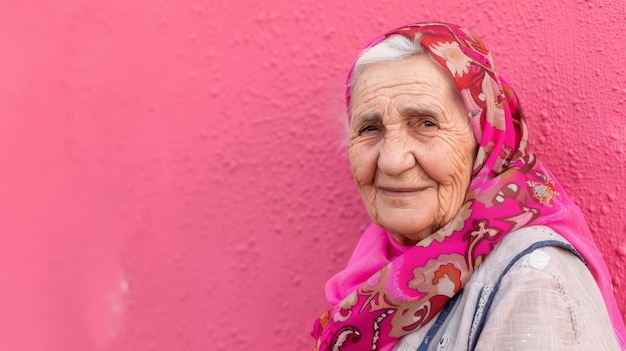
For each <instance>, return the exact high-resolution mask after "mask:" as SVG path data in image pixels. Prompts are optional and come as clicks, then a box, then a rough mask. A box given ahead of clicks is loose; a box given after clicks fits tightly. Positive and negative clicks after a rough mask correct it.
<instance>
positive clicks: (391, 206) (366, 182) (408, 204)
mask: <svg viewBox="0 0 626 351" xmlns="http://www.w3.org/2000/svg"><path fill="white" fill-rule="evenodd" d="M351 101H352V107H351V113H352V121H351V123H350V129H351V132H350V146H349V155H350V165H351V166H352V171H353V173H354V179H355V180H356V184H357V187H358V189H359V191H360V193H361V197H362V198H363V201H364V203H365V206H366V208H367V211H368V213H369V215H370V216H371V217H372V219H373V220H374V222H376V224H378V225H379V226H381V227H383V228H384V229H385V230H387V231H388V232H389V233H391V234H392V235H393V237H394V238H395V239H396V241H398V242H399V243H400V244H404V245H410V244H415V243H416V242H418V241H420V240H422V239H424V238H425V237H427V236H428V235H430V234H431V233H433V232H435V231H436V230H437V229H439V228H441V227H442V226H444V225H445V224H446V223H448V222H449V221H450V220H452V218H453V217H454V215H455V214H456V212H457V211H458V210H459V208H460V207H461V205H462V204H463V200H464V198H465V193H466V192H467V188H468V186H469V182H470V176H471V173H472V165H473V163H474V157H475V154H476V147H477V144H476V140H475V138H474V135H473V132H472V127H471V125H470V121H469V119H468V117H467V114H466V112H465V108H464V105H463V102H462V100H461V96H460V95H459V93H458V91H457V90H456V88H455V86H454V83H453V82H452V80H451V78H450V77H449V76H448V75H447V74H446V73H445V71H443V68H441V67H440V66H439V65H437V64H436V63H434V62H433V61H431V59H430V57H429V56H427V55H426V54H419V55H416V56H412V57H410V58H407V59H403V60H400V61H394V62H381V63H376V64H372V65H369V66H366V68H365V69H364V70H363V71H362V73H361V75H360V76H359V77H357V79H356V82H355V84H354V87H353V89H352V96H351Z"/></svg>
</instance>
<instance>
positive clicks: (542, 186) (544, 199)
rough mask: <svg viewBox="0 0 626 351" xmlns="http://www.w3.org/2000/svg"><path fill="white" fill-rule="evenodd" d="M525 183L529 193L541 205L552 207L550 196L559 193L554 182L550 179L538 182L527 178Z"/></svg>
mask: <svg viewBox="0 0 626 351" xmlns="http://www.w3.org/2000/svg"><path fill="white" fill-rule="evenodd" d="M526 184H527V185H528V187H529V188H530V190H531V193H532V195H533V197H534V198H535V199H537V201H539V202H540V203H541V204H542V205H544V206H547V207H552V198H553V197H555V196H559V195H561V193H559V192H558V191H556V190H555V189H554V188H555V183H554V181H553V180H550V181H548V182H546V183H540V182H535V181H531V180H528V181H526Z"/></svg>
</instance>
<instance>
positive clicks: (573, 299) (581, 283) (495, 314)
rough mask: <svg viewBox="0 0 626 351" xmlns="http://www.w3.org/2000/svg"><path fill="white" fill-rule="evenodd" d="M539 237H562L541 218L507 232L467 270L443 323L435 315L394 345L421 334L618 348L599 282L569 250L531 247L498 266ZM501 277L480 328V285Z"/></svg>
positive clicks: (435, 345) (437, 342) (433, 338)
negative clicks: (481, 260) (542, 223)
mask: <svg viewBox="0 0 626 351" xmlns="http://www.w3.org/2000/svg"><path fill="white" fill-rule="evenodd" d="M537 239H539V240H558V241H561V242H564V240H563V239H562V238H561V237H560V236H559V235H557V234H556V233H555V232H554V231H552V230H551V229H550V228H548V227H545V226H535V227H529V228H524V229H520V230H518V231H516V232H514V233H510V234H509V235H507V236H506V237H505V238H504V239H503V240H502V242H501V243H500V244H498V246H497V247H496V248H495V249H494V250H493V251H492V252H491V254H490V255H489V256H488V257H487V259H486V260H485V262H484V263H483V264H482V265H481V266H480V267H479V268H478V269H477V270H476V272H475V273H474V274H473V275H472V277H471V278H470V280H469V281H468V283H467V284H466V285H465V287H464V289H463V292H462V295H461V296H460V297H459V298H458V300H457V301H456V303H455V304H454V307H452V308H451V309H450V310H449V311H448V313H449V314H448V315H447V318H445V319H444V318H440V322H442V324H441V326H440V327H438V329H437V327H434V328H433V326H435V325H436V324H437V323H436V321H437V319H438V317H439V316H437V317H435V318H433V320H431V321H430V322H429V323H428V324H427V325H426V326H425V327H424V328H422V329H420V330H418V331H416V332H414V333H411V334H409V335H407V336H405V337H404V338H402V339H401V340H400V342H398V344H397V345H396V346H395V347H394V350H395V351H408V350H411V351H415V350H417V349H418V348H419V347H420V345H422V343H423V340H424V339H428V340H430V343H429V344H428V345H427V347H426V346H425V345H422V350H455V351H458V350H468V349H470V340H471V339H472V338H477V342H476V343H475V350H516V351H522V350H528V351H530V350H568V351H570V350H593V351H604V350H620V347H619V345H618V343H617V340H616V336H615V333H614V331H613V328H612V326H611V322H610V320H609V316H608V313H607V311H606V307H605V306H604V300H603V299H602V295H601V293H600V290H599V289H598V287H597V285H596V283H595V280H594V279H593V277H592V275H591V273H590V272H589V270H588V269H587V267H586V266H585V264H584V263H583V262H582V261H581V260H580V259H579V258H578V257H576V256H575V255H574V254H573V253H572V252H570V251H568V250H566V249H563V248H558V247H552V246H548V247H543V248H538V249H535V250H531V251H529V252H528V254H526V255H524V256H523V257H522V258H521V259H519V260H518V261H516V262H515V263H514V264H513V266H512V267H510V269H509V270H508V271H506V273H504V274H503V272H504V270H505V267H506V266H507V265H508V264H509V263H510V262H511V259H512V257H514V256H515V255H516V254H517V253H520V252H522V251H524V249H526V248H528V247H529V246H530V244H532V243H533V242H534V241H536V240H537ZM500 277H502V280H501V282H500V287H499V289H498V290H497V292H496V293H495V295H494V296H493V299H492V300H491V301H492V302H491V305H490V307H489V308H488V310H487V311H486V315H485V318H484V324H482V329H480V328H479V327H478V326H477V323H476V320H477V317H480V316H481V315H482V314H483V313H484V309H485V308H486V307H485V303H486V301H485V300H486V299H485V296H486V294H485V293H488V292H489V290H490V289H493V288H494V286H495V285H496V281H497V280H498V278H500ZM481 290H482V292H481ZM440 315H441V313H440ZM478 319H479V318H478ZM435 329H436V331H435ZM477 329H480V331H479V332H477ZM429 331H430V333H429Z"/></svg>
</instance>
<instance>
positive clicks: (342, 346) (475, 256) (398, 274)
mask: <svg viewBox="0 0 626 351" xmlns="http://www.w3.org/2000/svg"><path fill="white" fill-rule="evenodd" d="M394 34H399V35H403V36H405V37H407V38H408V39H410V40H411V41H413V42H415V43H419V44H420V45H421V46H422V47H423V48H424V49H425V51H426V52H428V53H429V54H430V56H431V57H432V58H433V59H434V60H435V61H436V62H437V63H439V64H440V65H441V66H442V67H443V68H444V69H445V70H446V71H447V72H448V73H449V74H450V77H452V80H453V81H454V84H455V85H456V88H457V89H458V91H459V92H460V94H461V96H462V98H463V102H464V105H465V108H466V110H467V115H468V118H469V119H470V121H471V125H472V128H473V131H474V135H475V137H476V140H477V141H478V144H479V145H478V152H477V156H476V161H475V163H474V167H473V172H472V178H471V182H470V185H469V189H468V191H467V194H466V197H465V200H464V203H463V205H462V206H461V208H460V209H459V210H458V212H457V214H456V215H455V217H454V218H453V219H452V220H451V221H450V222H449V223H447V224H446V225H445V226H444V227H442V228H441V229H439V230H437V231H436V232H434V233H432V234H431V235H430V236H428V237H426V238H425V239H423V240H422V241H420V242H418V243H417V244H416V245H415V246H411V247H402V246H400V245H398V244H397V243H395V241H394V240H393V238H392V237H391V236H390V235H389V234H388V233H386V232H385V231H384V230H383V229H381V228H380V227H378V226H376V225H374V224H372V225H371V226H370V227H369V228H368V229H367V230H366V232H365V233H364V235H363V237H362V238H361V241H360V242H359V244H358V245H357V248H356V250H355V252H354V253H353V255H352V258H351V259H350V262H349V263H348V266H347V268H346V269H344V270H343V271H342V272H340V273H338V274H337V275H336V276H335V277H333V278H332V279H331V280H330V281H329V282H328V284H327V286H326V295H327V297H328V299H329V301H330V303H331V304H332V306H333V307H332V308H331V309H330V310H329V311H327V312H326V313H324V314H323V315H322V317H321V318H320V319H319V320H318V321H316V323H315V326H314V330H313V332H312V335H313V337H315V338H316V339H317V344H316V346H315V350H334V351H335V350H339V351H349V350H389V349H391V347H393V345H394V344H395V342H396V341H398V340H399V339H400V338H402V337H403V336H405V335H407V334H409V333H411V332H413V331H416V330H418V329H420V328H421V327H423V326H424V325H425V324H426V323H428V322H429V321H430V320H431V319H432V318H433V317H434V316H436V315H437V313H438V312H439V311H440V310H441V309H442V308H443V307H444V306H445V305H446V303H447V302H448V301H449V300H450V298H452V297H453V296H454V295H456V294H457V293H459V291H460V290H461V289H462V288H463V286H464V284H465V283H466V282H467V281H468V280H469V278H470V277H471V275H472V273H473V272H474V271H475V270H476V268H477V267H478V266H479V265H480V264H481V263H482V262H483V261H484V260H485V258H486V257H487V255H488V254H489V253H490V252H491V250H493V248H494V247H495V246H496V244H498V243H499V242H500V241H501V240H502V238H503V237H504V236H505V235H506V234H507V233H510V232H512V231H515V230H518V229H520V228H523V227H527V226H532V225H546V226H549V227H550V228H552V229H553V230H555V231H556V232H557V233H559V234H560V235H561V236H562V237H564V238H565V239H566V240H567V241H568V242H570V243H571V244H572V245H573V246H574V247H575V248H576V250H578V251H579V252H580V253H581V254H582V256H583V257H584V259H585V261H586V263H587V265H588V268H589V270H590V271H591V273H592V275H593V277H594V278H595V280H596V282H597V284H598V287H599V288H600V291H601V292H602V296H603V298H604V303H605V304H606V307H607V310H608V311H609V315H610V318H611V321H612V323H613V326H614V329H615V332H616V335H617V336H618V339H619V338H621V340H620V343H621V345H622V348H624V342H623V339H624V337H625V336H626V332H625V330H624V324H623V321H622V318H621V315H620V311H619V308H618V307H617V302H616V300H615V297H614V295H613V291H612V286H611V280H610V276H609V273H608V270H607V268H606V265H605V263H604V261H603V260H602V257H601V255H600V252H599V250H598V249H597V247H596V245H595V243H594V241H593V237H592V236H591V233H590V231H589V228H588V227H587V225H586V223H585V220H584V218H583V215H582V213H581V211H580V209H579V208H578V206H576V205H575V204H574V203H573V202H572V201H570V200H569V199H568V198H567V196H566V195H565V191H564V190H563V188H562V187H561V185H560V184H559V183H558V181H557V180H556V179H555V178H554V176H553V175H552V174H551V173H550V172H549V171H548V170H547V169H546V168H545V167H544V166H543V165H541V164H540V163H539V161H538V160H537V157H536V156H535V155H534V154H532V153H530V152H529V149H528V132H527V127H526V122H525V118H524V115H523V113H522V110H521V108H520V106H519V104H518V100H517V97H516V95H515V93H514V92H513V89H512V88H511V87H510V86H509V85H508V84H507V83H506V82H505V81H504V80H503V79H502V78H501V77H499V76H498V74H497V73H496V70H495V67H494V66H493V60H492V58H491V53H490V51H489V50H488V49H487V47H486V46H485V45H484V44H483V43H482V41H481V40H480V39H478V38H477V37H476V36H475V35H474V34H472V33H471V32H469V31H468V30H466V29H464V28H460V27H458V26H455V25H451V24H445V23H419V24H412V25H408V26H406V27H402V28H398V29H395V30H392V31H390V32H388V33H386V34H384V35H382V36H380V37H378V38H376V39H375V40H374V41H372V42H371V43H370V44H369V45H368V46H367V47H366V48H365V49H367V48H370V47H372V46H375V45H376V44H378V43H380V42H381V41H383V40H384V39H386V38H387V37H389V36H391V35H394ZM353 70H354V66H353V67H352V69H351V71H350V74H349V77H348V87H347V92H346V100H347V105H348V109H350V86H349V85H350V80H351V78H352V77H351V76H352V74H353ZM598 303H602V302H601V301H600V302H598Z"/></svg>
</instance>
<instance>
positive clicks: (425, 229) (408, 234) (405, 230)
mask: <svg viewBox="0 0 626 351" xmlns="http://www.w3.org/2000/svg"><path fill="white" fill-rule="evenodd" d="M406 218H407V217H406V215H404V216H402V217H401V218H393V217H391V218H378V219H379V220H378V221H376V224H378V225H379V226H380V227H382V228H383V229H385V230H386V231H387V232H389V234H391V235H392V236H393V237H394V239H396V241H397V242H398V243H399V244H401V245H415V244H416V243H418V242H419V241H421V240H422V239H424V238H426V237H427V236H429V235H430V234H432V223H430V222H429V223H423V222H420V221H407V220H406ZM394 219H395V220H394Z"/></svg>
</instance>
